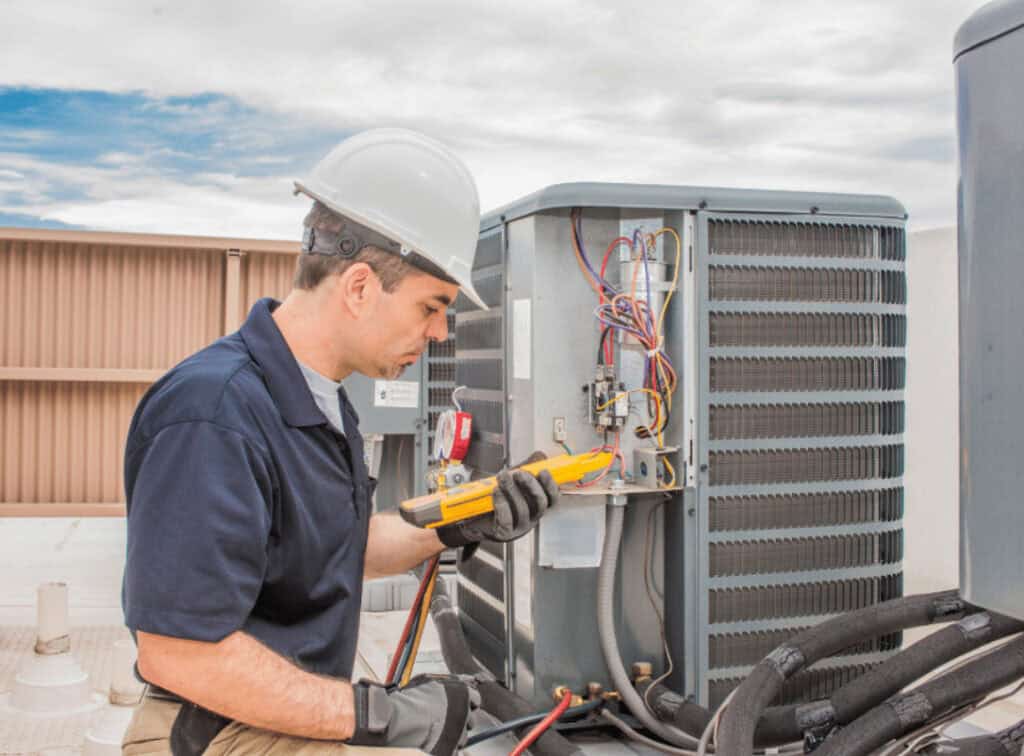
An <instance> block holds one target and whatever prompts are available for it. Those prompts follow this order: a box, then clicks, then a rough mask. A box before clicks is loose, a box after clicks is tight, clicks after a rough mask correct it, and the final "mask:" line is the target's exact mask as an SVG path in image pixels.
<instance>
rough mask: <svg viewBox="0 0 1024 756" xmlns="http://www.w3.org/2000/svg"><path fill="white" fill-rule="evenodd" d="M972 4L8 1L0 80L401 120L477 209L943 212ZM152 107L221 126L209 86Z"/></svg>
mask: <svg viewBox="0 0 1024 756" xmlns="http://www.w3.org/2000/svg"><path fill="white" fill-rule="evenodd" d="M978 4H979V0H901V1H900V2H896V3H894V2H881V1H880V0H861V1H860V2H844V3H839V4H836V3H834V4H830V5H829V6H827V12H826V11H824V7H823V6H822V4H821V3H820V2H812V1H811V0H788V1H787V2H780V3H772V4H770V5H766V4H764V3H761V2H754V1H753V0H732V1H731V2H729V3H721V2H718V1H717V0H692V1H691V2H687V3H679V2H670V1H669V0H661V1H660V2H659V1H655V0H649V1H648V2H644V3H629V4H625V3H621V2H615V1H613V0H607V1H601V0H571V1H567V2H562V3H557V4H556V3H551V2H542V1H541V0H532V1H529V2H527V1H525V0H520V1H519V2H515V3H489V2H480V1H479V0H475V1H473V0H456V1H452V2H443V3H424V2H419V0H405V1H404V2H400V1H397V0H390V1H387V0H375V1H371V0H353V1H351V2H345V3H337V2H329V1H328V0H306V1H304V2H298V1H297V2H292V3H252V2H245V3H243V2H241V1H240V0H233V1H231V2H217V3H208V2H202V1H201V0H193V1H192V2H186V1H184V0H182V1H180V2H175V3H168V4H166V5H159V4H153V3H146V2H139V3H136V2H110V1H108V2H96V3H72V2H53V3H35V2H30V1H29V0H23V1H18V2H6V3H0V12H2V14H3V18H4V21H5V23H4V28H3V29H2V30H0V46H2V47H0V49H3V50H4V53H3V60H4V65H3V66H2V67H0V83H3V84H7V85H24V86H33V87H55V88H82V89H100V90H110V91H144V92H147V93H151V94H153V95H157V96H172V95H179V96H185V95H193V94H196V93H198V92H220V93H225V94H228V95H231V96H234V97H237V98H239V99H240V100H241V101H243V102H245V103H247V104H249V105H251V106H253V107H256V108H261V109H265V110H268V111H273V112H274V113H276V114H287V115H289V116H291V117H293V118H294V120H295V122H302V121H305V122H307V123H311V124H313V123H315V124H316V125H317V126H319V127H322V126H324V125H329V126H330V127H333V128H338V129H347V128H361V127H365V126H371V125H381V124H399V125H408V126H411V127H413V128H419V129H422V130H425V131H427V132H429V133H432V134H434V135H435V136H437V137H439V138H441V139H444V140H446V141H448V142H449V143H451V144H452V145H453V146H454V147H455V148H456V149H457V150H459V151H460V153H461V154H463V155H464V156H465V157H466V158H467V160H468V161H469V162H470V164H471V166H472V167H473V169H474V172H475V174H476V176H477V178H478V181H479V184H480V188H481V196H482V201H483V205H484V206H485V207H493V206H495V205H498V204H502V203H504V202H507V201H509V200H511V199H514V198H515V197H517V196H520V195H522V194H525V193H527V192H529V191H533V190H535V189H538V188H540V187H542V186H545V185H547V184H550V183H555V182H559V181H567V180H575V179H598V180H623V181H652V182H663V183H681V184H715V185H726V186H756V187H766V188H793V189H808V190H831V191H864V192H872V193H889V194H893V195H895V196H897V197H898V198H899V199H900V200H902V201H903V202H904V204H906V205H907V207H908V209H909V210H910V212H911V215H912V222H914V223H915V224H917V225H918V226H919V227H923V226H929V225H940V224H949V223H951V222H952V221H953V218H954V208H955V204H954V191H955V165H954V162H953V160H952V158H951V155H950V154H949V153H950V151H951V145H952V144H953V130H954V121H953V113H952V108H953V95H952V78H953V72H952V64H951V60H950V59H951V45H952V38H953V34H954V32H955V30H956V27H957V26H958V25H959V23H961V22H962V21H963V19H965V18H966V17H967V16H968V15H969V14H970V12H971V11H972V10H974V8H976V7H977V6H978ZM41 51H44V52H41ZM154 107H159V108H165V109H166V108H175V109H177V112H178V113H179V114H182V113H184V114H185V115H187V117H188V118H190V119H194V120H195V122H196V123H197V124H201V123H203V122H204V119H206V120H209V121H210V122H214V121H220V120H223V113H221V112H218V111H217V110H216V109H217V108H218V107H220V105H218V104H217V103H216V102H214V103H212V104H204V105H200V106H195V105H166V104H161V105H156V106H154ZM211 109H213V110H211ZM246 136H247V135H246V134H239V135H237V137H238V138H246ZM255 138H256V135H254V139H255ZM259 144H260V142H259V140H258V139H257V140H256V141H255V142H254V144H253V149H254V151H256V152H260V153H261V154H262V153H265V152H266V150H265V149H260V148H259ZM5 149H8V150H10V149H16V148H15V147H12V146H11V145H10V144H8V145H6V147H5ZM265 157H266V158H267V159H271V160H272V159H275V158H274V156H272V155H265ZM304 167H305V166H287V165H282V170H281V172H282V174H290V173H293V172H295V171H296V170H299V169H301V168H304ZM221 191H223V187H221ZM126 196H127V195H123V194H122V195H121V200H122V201H131V200H132V199H134V198H132V197H128V199H127V200H126V199H124V198H125V197H126ZM191 196H193V195H191V194H189V193H185V194H184V195H182V197H181V198H180V201H185V198H186V197H191ZM220 196H221V195H214V196H204V197H202V199H204V200H205V201H221V200H219V199H217V198H218V197H220ZM234 196H237V194H236V193H232V192H225V193H224V197H234ZM194 198H195V199H200V198H199V197H194ZM278 202H279V203H280V204H279V205H275V207H280V208H289V207H293V203H291V202H290V201H289V200H288V199H287V198H283V199H281V200H279V201H278ZM133 212H134V211H133ZM204 212H205V211H204V210H203V209H200V208H196V209H194V210H193V211H192V214H194V215H202V214H203V213H204ZM226 212H231V211H230V210H226ZM139 222H142V221H141V220H140V221H139Z"/></svg>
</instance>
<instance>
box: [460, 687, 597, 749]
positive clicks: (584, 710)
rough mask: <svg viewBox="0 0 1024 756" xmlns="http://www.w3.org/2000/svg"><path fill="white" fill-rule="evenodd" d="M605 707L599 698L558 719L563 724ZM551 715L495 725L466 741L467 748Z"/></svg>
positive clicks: (517, 719)
mask: <svg viewBox="0 0 1024 756" xmlns="http://www.w3.org/2000/svg"><path fill="white" fill-rule="evenodd" d="M603 705H604V700H603V699H600V698H598V699H595V700H593V701H587V702H586V703H585V704H580V705H579V706H573V707H572V708H570V709H566V710H565V713H564V714H563V715H562V716H560V717H559V718H558V722H561V721H563V720H565V719H573V718H574V717H582V716H584V715H586V714H589V713H590V712H592V711H595V710H596V709H599V708H601V706H603ZM550 713H551V712H549V711H542V712H540V713H538V714H530V715H529V716H526V717H517V718H516V719H510V720H509V721H508V722H502V723H501V724H499V725H495V726H494V727H491V728H490V729H487V730H481V731H480V732H477V733H473V735H471V736H470V737H469V738H467V739H466V745H465V747H466V748H469V747H470V746H471V745H476V744H477V743H482V742H483V741H485V740H490V739H491V738H493V737H496V736H498V735H502V734H504V733H506V732H511V731H512V730H520V729H522V728H524V727H529V726H530V725H534V724H537V723H538V722H539V721H541V720H542V719H544V717H546V716H547V715H548V714H550Z"/></svg>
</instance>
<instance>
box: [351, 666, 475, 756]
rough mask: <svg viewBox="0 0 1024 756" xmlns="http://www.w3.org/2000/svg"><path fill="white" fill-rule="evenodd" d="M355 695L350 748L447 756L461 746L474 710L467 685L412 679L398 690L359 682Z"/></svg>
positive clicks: (450, 679) (450, 678)
mask: <svg viewBox="0 0 1024 756" xmlns="http://www.w3.org/2000/svg"><path fill="white" fill-rule="evenodd" d="M352 689H353V691H354V692H355V709H356V731H355V734H353V735H352V737H351V738H349V740H348V742H349V743H351V744H352V745H366V746H392V747H395V748H403V747H404V748H418V749H419V750H421V751H425V752H426V753H429V754H433V756H451V754H454V753H455V751H456V750H458V748H459V747H460V746H462V745H463V744H464V743H465V741H466V730H467V729H468V724H469V715H470V714H471V713H472V712H473V710H474V709H476V708H478V707H479V706H480V693H479V692H478V691H477V690H476V686H475V685H474V684H473V683H472V681H471V680H470V679H467V678H460V677H456V676H454V675H417V676H416V677H414V678H413V679H412V680H410V681H409V684H408V685H406V686H405V687H404V688H395V689H391V688H386V687H384V686H383V685H380V684H378V683H372V682H368V681H366V680H360V681H359V682H357V683H355V684H354V685H353V686H352Z"/></svg>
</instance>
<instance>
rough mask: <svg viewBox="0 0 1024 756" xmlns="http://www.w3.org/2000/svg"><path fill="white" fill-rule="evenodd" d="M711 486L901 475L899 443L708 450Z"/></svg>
mask: <svg viewBox="0 0 1024 756" xmlns="http://www.w3.org/2000/svg"><path fill="white" fill-rule="evenodd" d="M709 457H710V479H711V485H713V486H718V485H762V484H766V483H810V482H813V481H829V480H868V479H871V478H895V477H898V476H900V475H902V474H903V446H902V445H897V444H893V445H891V446H853V447H845V448H839V449H784V450H772V451H737V452H711V454H710V455H709Z"/></svg>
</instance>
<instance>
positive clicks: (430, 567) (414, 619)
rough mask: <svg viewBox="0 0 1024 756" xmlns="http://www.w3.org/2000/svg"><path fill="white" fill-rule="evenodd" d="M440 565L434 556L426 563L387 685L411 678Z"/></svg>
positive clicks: (392, 659) (438, 558) (406, 681)
mask: <svg viewBox="0 0 1024 756" xmlns="http://www.w3.org/2000/svg"><path fill="white" fill-rule="evenodd" d="M440 564H441V557H440V555H438V556H435V557H434V558H433V559H431V560H430V561H429V562H428V563H427V567H426V569H425V570H424V571H423V578H422V579H421V580H420V587H419V590H417V592H416V598H415V599H414V600H413V602H412V606H411V607H410V608H409V616H408V618H407V619H406V620H405V627H404V628H403V629H402V635H401V637H400V638H399V640H398V647H397V648H396V649H395V654H394V656H393V657H391V665H390V666H389V667H388V675H387V678H386V680H385V682H386V683H387V684H388V685H391V684H392V683H398V684H399V685H405V684H406V683H408V682H409V678H410V677H412V668H413V666H414V665H415V664H416V654H417V653H418V652H419V649H420V640H421V639H422V638H423V630H424V628H426V626H427V614H428V613H429V612H430V600H431V598H433V595H434V585H435V584H436V582H437V572H438V568H439V566H440Z"/></svg>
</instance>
